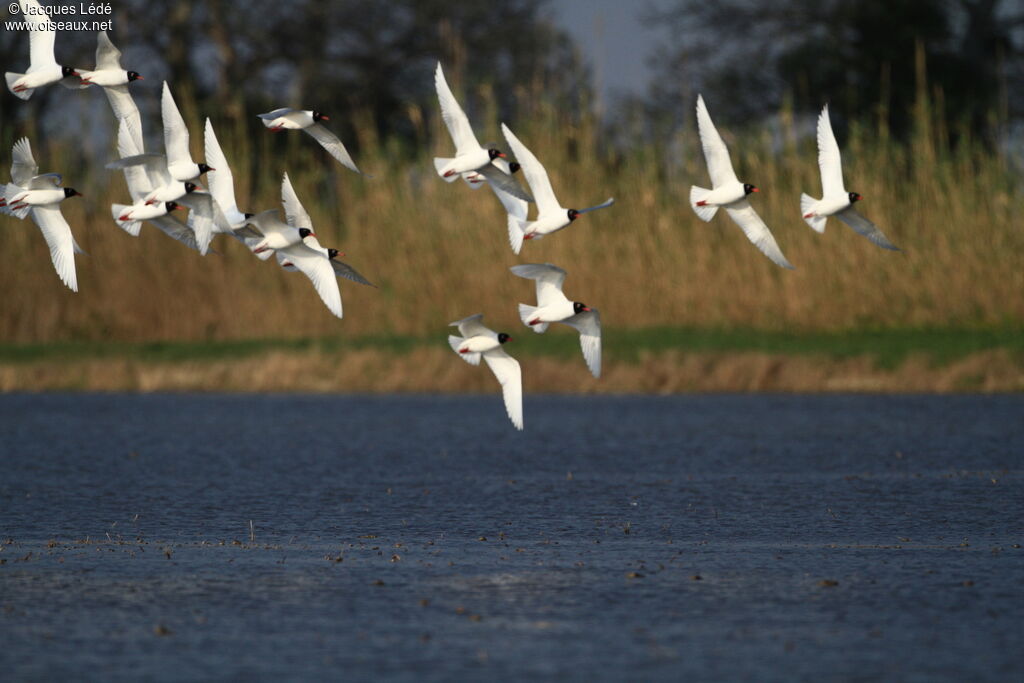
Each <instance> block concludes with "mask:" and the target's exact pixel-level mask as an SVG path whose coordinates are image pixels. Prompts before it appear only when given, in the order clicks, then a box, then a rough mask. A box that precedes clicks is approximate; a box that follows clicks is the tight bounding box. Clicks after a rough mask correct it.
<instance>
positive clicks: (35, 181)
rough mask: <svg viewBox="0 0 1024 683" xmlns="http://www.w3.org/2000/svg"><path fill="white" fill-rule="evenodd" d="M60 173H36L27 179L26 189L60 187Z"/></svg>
mask: <svg viewBox="0 0 1024 683" xmlns="http://www.w3.org/2000/svg"><path fill="white" fill-rule="evenodd" d="M60 181H61V175H60V173H44V174H42V175H37V176H35V177H33V178H31V179H29V181H28V186H27V187H26V189H28V190H52V189H54V188H58V187H60Z"/></svg>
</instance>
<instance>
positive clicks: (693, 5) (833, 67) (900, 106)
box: [649, 0, 1024, 135]
mask: <svg viewBox="0 0 1024 683" xmlns="http://www.w3.org/2000/svg"><path fill="white" fill-rule="evenodd" d="M649 18H650V20H651V21H656V22H659V23H660V24H661V25H664V26H666V27H667V28H668V29H669V31H670V32H671V35H672V36H673V40H672V42H671V44H669V45H665V46H663V47H662V49H661V51H660V53H659V56H658V60H659V61H661V62H662V63H664V64H665V65H666V68H665V69H662V70H661V74H662V78H659V79H658V80H657V82H658V83H659V87H658V88H656V90H655V92H654V93H653V95H654V96H655V97H656V98H657V99H658V100H659V101H661V102H663V103H664V102H666V101H669V100H671V99H673V98H676V99H677V98H679V97H681V96H683V95H686V98H687V101H689V100H690V99H692V95H693V94H694V93H695V92H696V91H697V90H702V91H704V92H705V93H706V94H708V95H710V97H711V98H712V100H713V101H714V108H715V111H716V113H718V112H721V115H722V116H723V118H726V119H728V118H734V119H746V120H749V119H750V118H753V117H758V116H763V115H764V114H765V113H767V112H770V111H773V110H776V109H777V108H778V107H779V106H780V104H781V102H782V100H783V98H784V97H787V96H790V97H792V98H793V100H794V102H795V103H796V106H797V107H798V108H799V109H803V110H807V111H813V110H817V109H818V108H820V106H821V104H822V103H824V102H826V101H832V102H836V103H839V104H841V106H842V107H843V108H844V109H845V110H846V111H847V112H848V113H849V115H850V116H857V115H860V116H864V115H867V114H869V113H875V112H877V111H880V112H881V113H882V114H883V115H885V116H887V118H888V124H889V125H890V127H891V129H892V131H893V132H894V134H896V135H905V134H906V133H907V132H908V131H909V130H910V125H911V112H912V105H913V102H914V99H915V97H916V92H917V85H918V84H917V82H916V66H915V56H916V50H917V49H918V47H917V46H918V45H921V46H922V47H923V50H924V55H925V57H926V61H927V68H928V70H927V75H928V81H929V85H930V86H931V87H932V88H933V89H935V90H933V91H940V92H941V94H942V100H943V102H944V104H945V107H946V111H945V112H944V113H945V114H946V116H947V118H948V119H950V120H951V121H953V122H958V121H964V122H967V123H968V124H969V125H970V126H971V128H973V129H974V130H975V131H976V132H982V133H984V132H988V131H987V123H988V121H989V117H990V115H991V114H992V113H993V112H996V111H997V110H998V109H999V104H1000V98H1001V93H1003V92H1006V88H1005V86H1006V84H1007V83H1008V82H1009V81H1010V79H1012V78H1016V77H1018V76H1019V74H1020V69H1021V61H1022V55H1024V51H1022V47H1024V46H1022V43H1024V41H1022V40H1021V36H1020V30H1019V29H1020V27H1021V26H1022V25H1024V9H1022V8H1021V6H1020V2H1019V0H945V1H943V0H889V1H887V2H870V1H868V2H864V1H859V0H824V1H817V0H723V1H721V2H714V3H706V2H701V1H699V0H678V1H677V2H675V3H674V4H673V5H672V6H671V7H669V8H668V9H665V10H661V11H652V12H650V17H649ZM669 69H671V72H670V71H669ZM1013 91H1014V92H1013V96H1014V97H1016V98H1017V99H1016V100H1014V101H1013V102H1011V114H1013V115H1019V114H1020V113H1021V104H1022V102H1021V100H1020V97H1021V93H1020V89H1019V88H1015V89H1013ZM677 101H678V99H677Z"/></svg>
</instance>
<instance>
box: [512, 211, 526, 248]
mask: <svg viewBox="0 0 1024 683" xmlns="http://www.w3.org/2000/svg"><path fill="white" fill-rule="evenodd" d="M525 236H526V221H521V220H519V219H518V218H516V217H515V216H513V215H512V214H509V216H508V243H509V244H510V245H511V246H512V251H514V252H515V253H517V254H518V253H519V251H520V250H521V249H522V248H523V238H524V237H525Z"/></svg>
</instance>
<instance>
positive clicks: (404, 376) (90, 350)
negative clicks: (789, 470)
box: [0, 328, 1024, 393]
mask: <svg viewBox="0 0 1024 683" xmlns="http://www.w3.org/2000/svg"><path fill="white" fill-rule="evenodd" d="M514 334H515V337H514V340H513V342H512V343H511V344H510V350H511V351H512V353H513V354H514V355H515V356H516V357H517V358H518V359H519V360H520V362H521V364H522V366H523V369H524V377H525V380H524V381H525V382H526V384H527V386H528V388H529V390H531V391H535V392H555V393H562V392H585V393H597V392H602V393H634V392H644V393H672V392H689V391H729V392H734V391H735V392H743V391H812V392H827V391H880V392H956V391H1001V392H1005V391H1024V331H1022V330H1019V329H1011V328H1006V329H992V330H985V331H977V330H888V331H878V332H858V333H850V334H831V333H815V334H806V335H796V334H790V333H765V332H755V331H746V332H725V331H707V330H704V331H701V330H692V329H680V328H660V329H649V330H609V331H608V332H607V333H606V336H605V340H604V373H603V377H602V378H601V379H600V380H595V379H593V378H592V377H590V375H589V374H588V373H587V372H586V369H585V367H584V366H583V362H582V359H581V358H580V353H579V346H578V341H577V337H576V335H575V334H573V333H571V331H569V330H566V331H564V332H562V333H558V332H556V331H554V330H552V331H551V332H549V333H548V334H546V335H543V336H540V335H533V334H530V333H529V332H527V331H526V330H522V331H521V332H518V333H515V331H514ZM493 382H494V380H493V378H492V377H491V376H490V374H489V373H488V372H487V371H486V370H483V369H479V368H471V367H469V366H466V365H464V364H463V363H460V362H458V359H456V358H455V357H454V356H453V354H452V353H451V351H450V349H448V347H447V345H446V344H445V341H444V338H443V336H438V335H435V336H431V337H419V336H390V337H382V336H371V337H363V338H354V339H347V340H342V339H338V338H325V339H293V340H285V339H278V340H245V341H225V342H203V343H197V342H175V343H168V342H161V343H134V344H133V343H103V342H77V343H55V344H45V345H12V344H4V345H0V391H45V390H75V391H325V392H335V391H342V392H392V391H406V392H464V391H479V392H489V391H493V390H494V386H493Z"/></svg>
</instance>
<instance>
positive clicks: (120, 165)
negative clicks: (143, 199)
mask: <svg viewBox="0 0 1024 683" xmlns="http://www.w3.org/2000/svg"><path fill="white" fill-rule="evenodd" d="M119 134H120V133H119ZM128 134H129V135H130V134H131V133H130V128H129V133H128ZM167 163H168V160H167V157H165V156H164V155H163V154H136V155H134V156H130V157H124V158H121V159H118V160H117V161H111V162H110V163H109V164H107V168H109V169H127V168H128V167H129V166H140V167H141V168H142V169H143V170H144V172H145V174H146V177H147V178H148V179H149V184H150V185H151V186H152V188H154V189H155V188H158V187H163V186H164V185H170V184H172V183H174V182H176V181H175V180H174V178H172V177H171V172H170V171H169V170H167ZM151 191H152V190H151Z"/></svg>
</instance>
